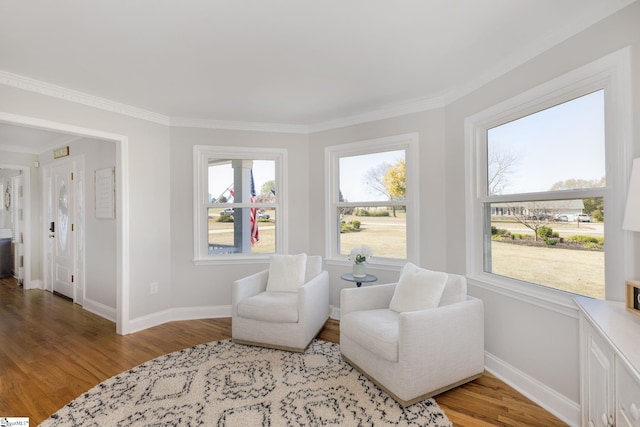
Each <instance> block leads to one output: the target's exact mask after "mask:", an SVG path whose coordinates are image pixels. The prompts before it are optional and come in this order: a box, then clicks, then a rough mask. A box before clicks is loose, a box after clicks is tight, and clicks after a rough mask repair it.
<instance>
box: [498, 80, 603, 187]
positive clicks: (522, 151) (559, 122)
mask: <svg viewBox="0 0 640 427" xmlns="http://www.w3.org/2000/svg"><path fill="white" fill-rule="evenodd" d="M604 132H605V128H604V91H602V90H600V91H597V92H593V93H591V94H589V95H585V96H582V97H580V98H577V99H575V100H572V101H569V102H566V103H564V104H560V105H557V106H555V107H552V108H549V109H546V110H543V111H540V112H538V113H535V114H532V115H530V116H527V117H524V118H522V119H519V120H515V121H513V122H510V123H507V124H504V125H501V126H498V127H496V128H493V129H490V130H489V132H488V134H487V139H488V149H489V151H491V150H498V151H503V152H508V153H510V154H512V155H514V156H515V157H516V159H517V160H516V162H515V164H514V167H513V168H512V171H511V173H509V174H508V176H507V177H508V181H509V185H508V187H507V188H505V191H503V192H502V194H514V193H527V192H539V191H547V190H549V189H550V188H551V186H552V185H553V184H555V183H556V182H558V181H564V180H567V179H570V178H576V179H578V178H580V179H585V180H591V179H599V178H602V177H603V176H605V152H604V147H605V144H604V141H605V139H604V138H605V135H604Z"/></svg>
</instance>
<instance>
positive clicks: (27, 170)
mask: <svg viewBox="0 0 640 427" xmlns="http://www.w3.org/2000/svg"><path fill="white" fill-rule="evenodd" d="M0 168H6V169H13V170H19V171H21V172H22V200H21V202H20V203H21V204H22V218H23V222H22V237H23V246H22V250H23V251H24V254H23V258H22V261H23V264H22V273H23V277H22V286H23V288H24V289H32V288H39V287H41V282H39V281H33V280H31V246H32V244H31V243H32V242H31V239H32V238H33V237H32V234H31V221H30V220H29V219H30V218H31V167H29V166H25V165H16V164H13V163H0ZM13 197H16V198H17V197H18V195H17V194H15V195H13Z"/></svg>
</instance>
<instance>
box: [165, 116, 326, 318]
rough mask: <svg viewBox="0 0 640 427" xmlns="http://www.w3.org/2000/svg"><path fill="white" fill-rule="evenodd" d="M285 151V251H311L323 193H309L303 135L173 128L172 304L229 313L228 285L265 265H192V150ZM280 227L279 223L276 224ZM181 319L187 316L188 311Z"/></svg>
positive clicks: (215, 312) (307, 167)
mask: <svg viewBox="0 0 640 427" xmlns="http://www.w3.org/2000/svg"><path fill="white" fill-rule="evenodd" d="M194 145H219V146H237V147H268V148H284V149H286V150H287V151H288V172H289V179H288V191H289V194H288V195H287V196H288V204H289V205H288V219H289V221H288V224H284V226H286V227H287V232H288V235H289V237H290V240H289V253H292V254H294V253H299V252H307V251H308V248H309V229H310V228H313V227H310V224H309V222H308V218H309V200H310V199H311V198H313V199H315V198H317V197H320V198H322V194H323V193H315V195H314V193H313V192H309V155H308V144H307V135H301V134H291V133H277V132H250V131H229V130H215V129H194V128H178V127H174V128H172V129H171V194H172V203H171V272H172V276H171V283H172V288H171V289H170V295H171V301H172V305H173V307H177V308H189V307H198V308H200V309H203V310H204V312H205V313H209V315H216V314H218V315H227V316H229V315H230V313H231V312H230V310H227V311H224V310H220V309H219V308H220V307H219V306H225V307H228V306H229V305H230V304H231V283H232V282H233V281H234V280H236V279H239V278H241V277H244V276H246V275H248V274H250V273H252V272H256V271H259V270H261V269H264V268H267V264H266V263H247V264H240V265H238V264H230V265H197V266H196V265H194V263H193V257H194V254H193V190H192V188H193V146H194ZM280 225H282V224H280ZM193 313H196V312H195V311H193ZM182 316H184V317H191V316H189V314H188V313H186V312H184V313H183V314H182Z"/></svg>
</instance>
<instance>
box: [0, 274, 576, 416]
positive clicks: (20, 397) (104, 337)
mask: <svg viewBox="0 0 640 427" xmlns="http://www.w3.org/2000/svg"><path fill="white" fill-rule="evenodd" d="M230 337H231V319H230V318H223V319H203V320H189V321H179V322H171V323H167V324H164V325H160V326H156V327H153V328H149V329H146V330H144V331H140V332H137V333H135V334H131V335H126V336H120V335H117V334H116V332H115V324H114V323H113V322H110V321H108V320H105V319H103V318H101V317H99V316H96V315H94V314H92V313H90V312H88V311H86V310H83V309H82V308H81V307H80V306H78V305H77V304H73V303H71V302H69V301H67V300H65V299H63V298H60V297H56V296H54V295H53V294H51V293H49V292H46V291H41V290H28V291H25V290H23V288H22V287H20V286H17V284H16V282H15V280H13V279H0V417H9V416H26V417H29V418H30V422H31V425H38V424H39V423H40V422H42V421H43V420H44V419H46V418H47V417H48V416H49V415H51V414H52V413H54V412H56V411H57V410H58V409H60V408H61V407H62V406H64V405H65V404H67V403H68V402H69V401H71V400H73V399H74V398H76V397H77V396H79V395H80V394H82V393H83V392H85V391H87V390H88V389H90V388H91V387H93V386H94V385H97V384H99V383H100V382H102V381H104V380H106V379H108V378H110V377H112V376H114V375H117V374H119V373H121V372H123V371H125V370H127V369H131V368H133V367H134V366H136V365H139V364H141V363H143V362H146V361H147V360H150V359H153V358H155V357H158V356H161V355H163V354H167V353H170V352H172V351H177V350H180V349H183V348H187V347H191V346H194V345H198V344H203V343H206V342H210V341H217V340H223V339H228V338H230ZM318 337H319V338H320V339H323V340H326V341H330V342H334V343H339V341H340V323H339V322H338V321H335V320H329V321H328V322H327V324H326V325H325V327H324V329H323V330H322V331H321V332H320V335H319V336H318ZM436 401H437V402H438V404H439V405H440V407H441V408H442V409H443V410H444V411H445V413H446V414H447V416H448V417H449V419H451V421H452V422H453V423H454V425H456V426H472V427H476V426H541V427H542V426H545V427H552V426H564V425H566V424H564V423H563V422H561V421H560V420H558V419H557V418H556V417H554V416H553V415H552V414H550V413H548V412H547V411H545V410H544V409H542V408H541V407H539V406H538V405H536V404H534V403H533V402H531V401H530V400H528V399H527V398H525V397H524V396H522V395H521V394H520V393H518V392H517V391H515V390H514V389H512V388H511V387H509V386H507V385H506V384H505V383H503V382H502V381H500V380H499V379H497V378H496V377H494V376H493V375H490V374H487V373H485V374H484V375H483V376H482V377H480V378H478V379H477V380H475V381H473V382H471V383H468V384H465V385H463V386H461V387H458V388H455V389H453V390H450V391H448V392H446V393H442V394H440V395H438V396H436Z"/></svg>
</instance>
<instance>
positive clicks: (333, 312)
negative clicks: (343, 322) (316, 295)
mask: <svg viewBox="0 0 640 427" xmlns="http://www.w3.org/2000/svg"><path fill="white" fill-rule="evenodd" d="M329 309H330V311H329V317H330V318H332V319H334V320H340V307H334V306H332V305H331V306H329Z"/></svg>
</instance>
